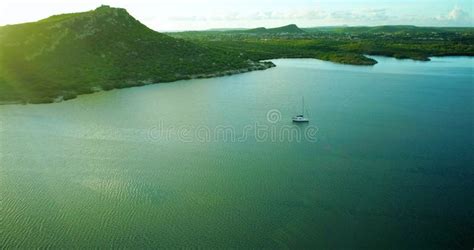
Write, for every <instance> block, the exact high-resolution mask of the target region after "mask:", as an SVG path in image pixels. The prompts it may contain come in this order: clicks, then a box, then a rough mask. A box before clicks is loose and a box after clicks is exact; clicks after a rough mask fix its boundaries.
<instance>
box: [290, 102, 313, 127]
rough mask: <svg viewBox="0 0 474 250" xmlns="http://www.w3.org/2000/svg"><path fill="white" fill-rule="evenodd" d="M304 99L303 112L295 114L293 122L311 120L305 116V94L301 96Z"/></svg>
mask: <svg viewBox="0 0 474 250" xmlns="http://www.w3.org/2000/svg"><path fill="white" fill-rule="evenodd" d="M301 99H302V112H301V115H297V116H294V117H293V118H292V119H293V122H309V119H308V118H306V117H304V96H303V97H302V98H301Z"/></svg>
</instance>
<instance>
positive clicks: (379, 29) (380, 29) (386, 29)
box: [303, 25, 472, 34]
mask: <svg viewBox="0 0 474 250" xmlns="http://www.w3.org/2000/svg"><path fill="white" fill-rule="evenodd" d="M303 30H304V31H306V32H309V33H318V32H335V33H353V34H357V33H367V34H373V33H429V32H463V31H472V28H463V27H459V28H458V27H418V26H413V25H385V26H327V27H312V28H303Z"/></svg>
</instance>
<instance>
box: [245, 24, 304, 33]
mask: <svg viewBox="0 0 474 250" xmlns="http://www.w3.org/2000/svg"><path fill="white" fill-rule="evenodd" d="M242 32H245V33H255V34H304V33H306V31H304V30H302V29H300V28H298V26H296V25H295V24H290V25H286V26H282V27H277V28H271V29H267V28H264V27H260V28H255V29H249V30H244V31H242Z"/></svg>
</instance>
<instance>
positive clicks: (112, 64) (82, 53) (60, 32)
mask: <svg viewBox="0 0 474 250" xmlns="http://www.w3.org/2000/svg"><path fill="white" fill-rule="evenodd" d="M269 66H271V65H270V64H263V63H256V62H252V61H249V60H248V59H247V58H244V57H242V56H241V54H240V53H237V52H229V51H225V50H221V49H218V48H212V49H211V48H208V47H206V46H205V45H198V44H196V43H193V42H190V41H185V40H181V39H176V38H172V37H170V36H167V35H164V34H161V33H158V32H155V31H153V30H151V29H149V28H148V27H146V26H145V25H143V24H141V23H140V22H139V21H137V20H136V19H135V18H133V17H132V16H130V15H129V14H128V12H127V11H126V10H125V9H119V8H111V7H108V6H101V7H99V8H97V9H95V10H93V11H88V12H82V13H72V14H62V15H55V16H51V17H49V18H46V19H43V20H40V21H38V22H32V23H24V24H18V25H7V26H3V27H0V102H9V101H22V102H51V101H53V100H54V99H57V98H58V97H59V98H61V97H62V98H64V99H69V98H73V97H75V96H76V95H78V94H83V93H90V92H92V91H94V90H97V89H112V88H122V87H129V86H138V85H144V84H149V83H155V82H165V81H173V80H178V79H186V78H190V77H203V76H212V75H215V74H229V73H232V72H233V71H247V70H254V69H262V68H265V67H269Z"/></svg>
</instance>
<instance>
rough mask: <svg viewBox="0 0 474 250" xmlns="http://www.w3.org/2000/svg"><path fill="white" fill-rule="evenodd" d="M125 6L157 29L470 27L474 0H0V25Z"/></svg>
mask: <svg viewBox="0 0 474 250" xmlns="http://www.w3.org/2000/svg"><path fill="white" fill-rule="evenodd" d="M102 4H105V5H110V6H112V7H121V8H126V9H127V10H128V12H129V13H130V14H131V15H133V16H134V17H135V18H136V19H138V20H140V21H141V22H142V23H144V24H145V25H147V26H148V27H150V28H152V29H154V30H157V31H178V30H205V29H213V28H253V27H262V26H263V27H277V26H283V25H287V24H297V25H298V26H300V27H316V26H333V25H334V26H335V25H349V26H360V25H368V26H376V25H400V24H403V25H417V26H469V27H473V26H474V16H473V15H474V13H473V12H474V0H398V1H397V0H390V1H389V0H285V1H283V0H272V1H270V0H239V1H237V0H194V1H193V0H155V1H153V0H134V1H133V0H128V1H126V0H0V25H6V24H15V23H22V22H31V21H36V20H39V19H42V18H46V17H48V16H51V15H54V14H60V13H70V12H82V11H88V10H91V9H95V8H96V7H98V6H100V5H102Z"/></svg>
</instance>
